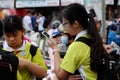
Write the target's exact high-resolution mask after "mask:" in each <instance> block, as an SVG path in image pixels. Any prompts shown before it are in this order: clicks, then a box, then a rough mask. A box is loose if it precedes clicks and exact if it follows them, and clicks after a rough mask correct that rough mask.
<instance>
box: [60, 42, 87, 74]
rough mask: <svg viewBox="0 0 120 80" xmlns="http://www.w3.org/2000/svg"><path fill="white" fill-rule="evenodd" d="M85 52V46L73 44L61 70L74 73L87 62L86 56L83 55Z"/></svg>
mask: <svg viewBox="0 0 120 80" xmlns="http://www.w3.org/2000/svg"><path fill="white" fill-rule="evenodd" d="M84 51H85V50H84V49H83V46H81V45H80V44H79V43H78V42H74V43H72V44H71V45H70V47H69V48H68V50H67V52H66V55H65V57H64V59H63V61H62V64H61V68H62V69H64V70H65V71H68V72H69V73H74V72H75V71H76V70H77V69H78V68H79V66H80V65H81V64H82V63H83V61H84V60H85V55H84V54H82V53H83V52H84ZM86 51H87V50H86ZM85 53H86V52H85Z"/></svg>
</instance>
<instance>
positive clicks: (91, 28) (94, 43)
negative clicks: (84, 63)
mask: <svg viewBox="0 0 120 80" xmlns="http://www.w3.org/2000/svg"><path fill="white" fill-rule="evenodd" d="M62 17H63V18H65V19H67V20H68V21H69V22H70V24H73V23H74V21H77V22H78V23H80V24H81V26H82V27H83V29H85V30H87V32H88V35H89V40H90V43H91V46H90V47H91V53H90V67H91V69H92V70H95V71H98V69H99V62H100V61H101V58H102V57H103V56H107V54H105V55H103V53H106V51H105V49H104V47H103V43H102V38H101V36H100V34H99V33H98V30H97V27H96V24H95V21H94V19H93V16H91V15H88V13H87V11H86V9H85V8H84V6H83V5H81V4H78V3H73V4H70V5H68V6H67V7H66V8H65V9H63V11H62Z"/></svg>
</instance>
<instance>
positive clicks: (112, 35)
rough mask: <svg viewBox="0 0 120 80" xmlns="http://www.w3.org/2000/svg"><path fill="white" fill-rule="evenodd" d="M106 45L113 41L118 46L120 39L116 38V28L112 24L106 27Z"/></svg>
mask: <svg viewBox="0 0 120 80" xmlns="http://www.w3.org/2000/svg"><path fill="white" fill-rule="evenodd" d="M108 29H109V32H108V44H109V45H110V44H111V43H112V41H114V42H115V43H116V44H117V45H118V46H120V38H118V37H117V33H116V31H117V26H116V25H114V24H112V25H110V26H108Z"/></svg>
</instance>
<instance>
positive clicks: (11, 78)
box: [0, 48, 18, 80]
mask: <svg viewBox="0 0 120 80" xmlns="http://www.w3.org/2000/svg"><path fill="white" fill-rule="evenodd" d="M17 68H18V58H17V57H16V56H15V55H14V54H13V53H12V52H8V51H4V50H2V49H1V48H0V80H17V76H16V75H17Z"/></svg>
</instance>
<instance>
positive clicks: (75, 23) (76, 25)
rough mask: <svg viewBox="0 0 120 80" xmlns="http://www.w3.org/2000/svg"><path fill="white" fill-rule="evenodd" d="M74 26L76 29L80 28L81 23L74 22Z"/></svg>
mask: <svg viewBox="0 0 120 80" xmlns="http://www.w3.org/2000/svg"><path fill="white" fill-rule="evenodd" d="M73 25H74V28H76V29H77V28H78V26H79V23H78V21H74V23H73Z"/></svg>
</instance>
